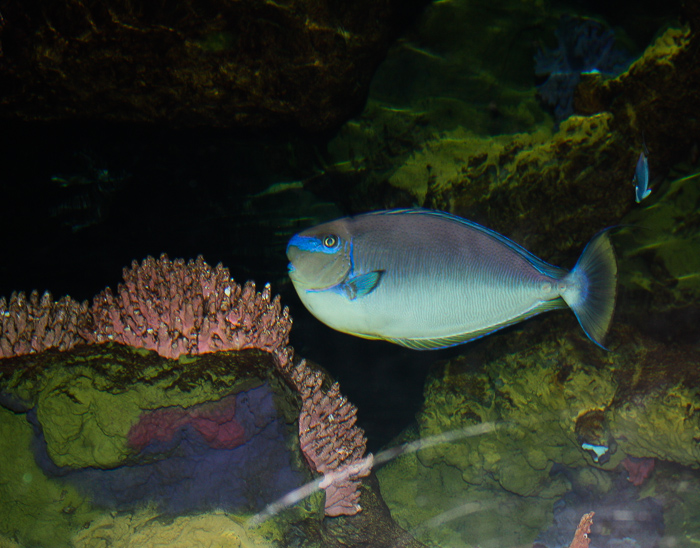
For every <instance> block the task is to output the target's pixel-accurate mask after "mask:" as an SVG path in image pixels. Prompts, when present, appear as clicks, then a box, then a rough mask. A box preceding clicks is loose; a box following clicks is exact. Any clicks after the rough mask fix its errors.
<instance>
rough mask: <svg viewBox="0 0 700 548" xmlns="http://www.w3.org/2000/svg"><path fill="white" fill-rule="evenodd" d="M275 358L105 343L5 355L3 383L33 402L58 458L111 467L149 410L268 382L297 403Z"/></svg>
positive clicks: (63, 462)
mask: <svg viewBox="0 0 700 548" xmlns="http://www.w3.org/2000/svg"><path fill="white" fill-rule="evenodd" d="M270 360H271V358H270V357H269V355H268V354H266V353H264V352H254V351H250V352H243V353H232V354H227V353H218V354H210V355H205V356H202V357H197V358H192V357H185V356H183V357H181V358H180V359H179V360H177V361H174V360H166V359H163V358H160V357H159V356H157V355H156V354H154V353H152V352H148V351H144V350H137V349H132V348H130V347H125V346H120V345H106V346H100V347H82V348H77V349H75V350H74V351H72V352H64V353H58V352H46V353H43V354H40V355H30V356H23V357H20V358H15V359H13V360H5V361H4V362H2V361H0V382H1V383H2V385H3V388H4V390H5V391H7V392H9V393H10V394H12V395H13V396H15V397H17V398H19V399H20V400H21V401H22V402H23V404H24V405H26V406H27V407H28V408H33V407H36V409H37V418H38V421H39V424H40V425H41V428H42V431H43V434H44V437H45V439H46V445H47V450H48V454H49V456H50V458H51V459H52V461H53V462H54V464H56V465H57V466H67V467H69V468H84V467H86V466H94V467H98V468H109V467H113V466H117V465H118V464H120V463H122V462H123V461H124V460H125V459H126V458H127V457H128V456H129V455H130V453H131V452H132V450H131V449H130V448H129V447H128V446H127V434H128V433H129V430H130V429H131V427H132V426H133V425H134V424H135V423H136V422H137V420H138V418H139V415H140V414H141V413H142V412H144V411H146V410H152V409H157V408H160V407H172V406H180V407H183V408H184V407H191V406H193V405H196V404H201V403H204V402H208V401H212V400H218V399H221V398H222V397H224V396H225V395H227V394H231V393H238V392H241V391H244V390H248V389H250V388H253V387H255V386H259V385H261V384H262V383H263V382H266V381H268V382H273V383H275V384H276V385H277V386H278V387H279V390H280V391H281V392H283V393H286V394H287V395H288V396H289V397H290V398H291V401H294V399H295V397H296V396H295V395H293V393H292V391H291V389H290V388H289V387H287V386H286V385H285V384H284V382H283V381H282V380H281V378H279V377H278V378H275V376H274V374H273V373H274V371H275V368H274V366H273V365H272V364H271V361H270ZM5 362H7V363H5ZM281 409H283V410H284V411H285V413H286V414H287V420H288V421H289V422H290V423H291V422H294V420H296V416H297V415H296V413H295V412H294V411H295V410H294V409H293V408H291V407H290V406H289V404H286V403H285V404H283V405H281Z"/></svg>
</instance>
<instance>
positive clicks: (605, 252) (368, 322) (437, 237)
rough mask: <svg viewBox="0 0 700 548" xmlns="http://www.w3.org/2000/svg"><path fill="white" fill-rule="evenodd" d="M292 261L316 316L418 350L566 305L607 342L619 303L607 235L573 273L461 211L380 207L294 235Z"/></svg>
mask: <svg viewBox="0 0 700 548" xmlns="http://www.w3.org/2000/svg"><path fill="white" fill-rule="evenodd" d="M287 257H288V258H289V260H290V265H289V276H290V278H291V279H292V282H293V283H294V287H295V289H296V291H297V293H298V295H299V298H300V299H301V301H302V302H303V303H304V306H306V308H308V309H309V311H310V312H311V313H312V314H313V315H314V316H316V318H318V319H319V320H321V321H322V322H323V323H325V324H327V325H328V326H330V327H332V328H333V329H337V330H338V331H342V332H345V333H350V334H352V335H356V336H358V337H364V338H368V339H384V340H387V341H390V342H393V343H397V344H401V345H403V346H407V347H409V348H415V349H428V348H444V347H447V346H452V345H456V344H461V343H464V342H467V341H471V340H473V339H476V338H478V337H482V336H484V335H488V334H489V333H492V332H494V331H496V330H498V329H501V328H503V327H506V326H508V325H512V324H514V323H517V322H520V321H522V320H524V319H526V318H529V317H531V316H534V315H536V314H539V313H541V312H545V311H547V310H552V309H556V308H564V307H566V306H567V305H568V306H569V307H571V309H572V310H573V311H574V313H575V314H576V317H577V318H578V320H579V323H580V324H581V327H582V328H583V330H584V331H585V333H586V335H588V337H589V338H590V339H591V340H592V341H593V342H595V343H596V344H598V345H599V346H602V343H603V339H604V337H605V334H606V333H607V331H608V328H609V326H610V322H611V319H612V314H613V309H614V306H615V293H616V280H617V265H616V261H615V254H614V251H613V248H612V245H611V243H610V240H609V238H608V236H607V233H606V232H605V231H603V232H601V233H599V234H598V235H597V236H595V237H594V238H593V239H592V240H591V241H590V242H589V244H588V245H587V246H586V248H585V249H584V251H583V253H582V255H581V257H580V258H579V261H578V263H577V264H576V266H575V267H574V269H573V270H571V272H567V271H566V270H563V269H561V268H558V267H555V266H552V265H549V264H547V263H545V262H544V261H542V260H541V259H539V258H537V257H536V256H534V255H533V254H532V253H530V252H529V251H527V250H525V249H524V248H522V247H520V246H519V245H517V244H516V243H514V242H512V241H510V240H509V239H508V238H506V237H504V236H502V235H500V234H498V233H496V232H494V231H492V230H489V229H487V228H484V227H482V226H480V225H478V224H476V223H473V222H470V221H467V220H466V219H462V218H460V217H456V216H454V215H450V214H447V213H442V212H438V211H430V210H424V209H411V210H391V211H377V212H374V213H368V214H364V215H358V216H356V217H346V218H343V219H338V220H336V221H332V222H329V223H325V224H322V225H319V226H316V227H313V228H309V229H307V230H305V231H303V232H301V233H299V234H297V235H295V236H293V237H292V238H291V240H290V241H289V244H288V246H287Z"/></svg>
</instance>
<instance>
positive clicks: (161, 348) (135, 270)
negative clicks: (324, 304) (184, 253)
mask: <svg viewBox="0 0 700 548" xmlns="http://www.w3.org/2000/svg"><path fill="white" fill-rule="evenodd" d="M91 312H92V320H93V322H94V324H93V325H92V326H91V329H90V330H89V331H86V332H85V333H84V336H85V337H86V339H88V340H89V341H91V342H98V343H99V342H105V341H115V342H120V343H123V344H128V345H131V346H136V347H140V348H148V349H149V350H155V351H156V352H158V354H160V355H161V356H164V357H166V358H177V357H179V356H181V355H183V354H191V355H197V354H203V353H205V352H216V351H220V350H243V349H245V348H258V349H260V350H265V351H268V352H271V353H274V351H275V350H279V349H280V348H281V347H284V346H286V344H287V342H288V340H289V331H290V330H291V327H292V320H291V318H290V317H289V311H288V310H287V309H286V308H285V309H284V310H282V307H281V305H280V300H279V296H277V297H275V298H274V299H272V298H271V295H270V285H269V284H268V285H266V286H265V288H264V289H263V292H262V293H257V292H256V291H255V284H254V283H253V282H247V283H246V284H245V285H244V286H243V287H241V286H240V285H238V284H237V283H235V282H234V281H233V279H232V278H231V275H230V273H229V270H228V269H227V268H225V267H224V266H223V265H221V264H219V265H218V266H217V267H216V268H213V269H212V268H211V267H210V266H209V265H208V264H207V263H206V262H205V261H204V259H203V258H202V257H201V256H199V257H197V259H196V260H194V261H193V260H190V261H188V262H187V263H185V261H184V260H183V259H175V260H174V261H171V260H170V259H168V257H167V255H165V254H164V255H161V257H160V259H158V260H156V259H154V258H153V257H147V258H146V259H144V260H143V261H142V262H141V264H140V265H139V264H138V263H137V262H136V261H134V262H133V263H132V265H131V269H130V270H129V269H124V283H123V284H120V285H119V287H118V288H117V291H116V293H113V292H112V290H111V289H110V288H107V289H105V290H104V291H102V292H101V293H99V294H98V295H97V296H96V297H95V298H94V299H93V303H92V308H91Z"/></svg>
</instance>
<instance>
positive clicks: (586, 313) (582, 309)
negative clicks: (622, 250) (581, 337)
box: [561, 229, 617, 349]
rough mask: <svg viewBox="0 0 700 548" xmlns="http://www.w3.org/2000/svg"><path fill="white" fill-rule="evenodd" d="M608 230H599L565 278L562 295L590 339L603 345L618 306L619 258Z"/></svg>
mask: <svg viewBox="0 0 700 548" xmlns="http://www.w3.org/2000/svg"><path fill="white" fill-rule="evenodd" d="M608 231H609V229H607V230H603V231H602V232H599V233H598V234H596V235H595V236H594V237H593V239H591V241H590V242H588V245H586V248H585V249H584V250H583V253H581V257H580V258H579V260H578V262H577V263H576V266H575V267H574V268H573V270H571V272H569V273H568V274H567V275H566V276H565V277H564V279H563V281H564V282H565V289H564V290H563V291H562V292H561V297H562V298H563V299H564V301H566V304H568V305H569V307H570V308H571V310H573V311H574V314H576V319H577V320H578V323H579V324H580V325H581V327H582V328H583V331H584V332H585V333H586V335H587V336H588V338H589V339H591V340H592V341H593V342H594V343H596V344H597V345H598V346H600V347H601V348H603V349H605V347H604V346H603V339H604V338H605V335H606V334H607V332H608V329H609V327H610V323H611V321H612V316H613V311H614V310H615V297H616V294H617V260H616V259H615V250H614V249H613V246H612V243H611V242H610V237H609V236H608Z"/></svg>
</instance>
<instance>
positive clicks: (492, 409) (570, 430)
mask: <svg viewBox="0 0 700 548" xmlns="http://www.w3.org/2000/svg"><path fill="white" fill-rule="evenodd" d="M557 323H558V320H557V319H556V317H547V318H540V319H538V320H535V322H534V324H533V325H532V328H531V329H527V328H526V329H522V330H520V331H517V330H515V331H513V332H511V333H509V334H508V335H503V336H501V337H500V338H499V336H495V337H491V338H490V339H488V340H486V341H483V342H482V343H479V344H477V345H474V346H473V347H472V348H470V349H467V350H466V351H465V352H464V354H463V355H462V356H460V357H457V358H454V359H451V360H449V361H447V362H443V363H442V364H439V365H437V366H436V367H435V368H434V370H433V371H432V372H431V375H430V376H429V378H428V381H427V383H426V387H425V402H424V405H423V408H422V410H421V412H420V413H419V415H418V417H417V418H418V430H417V432H416V434H415V438H416V439H423V440H426V441H427V440H430V439H431V438H432V437H434V436H440V435H441V434H443V433H452V434H453V435H454V434H456V433H459V432H460V431H464V432H467V431H468V430H469V429H473V428H475V427H479V426H480V425H481V426H483V425H487V424H490V425H492V428H493V429H492V430H489V431H487V432H486V433H482V434H479V435H469V436H466V435H465V436H464V437H463V438H462V439H457V440H456V441H452V442H450V443H439V444H436V445H432V446H430V447H426V448H424V449H422V450H420V451H419V452H417V453H415V454H411V455H407V456H404V457H401V458H400V459H398V460H397V461H396V462H393V463H390V464H389V465H387V466H386V467H385V468H384V469H382V470H381V471H380V473H379V478H380V481H381V484H382V493H383V495H384V497H385V499H386V500H387V503H388V504H389V506H390V508H391V509H392V512H393V514H394V516H395V518H396V519H397V520H398V521H399V523H400V524H401V525H403V526H404V527H408V528H409V529H410V528H411V527H420V526H421V524H424V523H432V524H434V527H433V528H432V529H431V530H426V531H424V532H425V536H421V537H420V538H421V540H423V541H425V542H427V543H431V542H435V543H436V545H441V543H444V542H446V541H447V539H450V538H453V537H455V536H456V537H455V538H457V537H458V538H459V539H460V542H463V543H466V545H469V546H476V545H483V544H485V543H488V542H498V543H499V545H516V544H524V543H531V542H533V541H534V540H535V538H536V537H537V535H538V533H539V532H541V531H542V530H544V529H546V528H547V527H548V526H549V524H550V523H551V521H552V519H553V513H554V511H555V503H557V501H558V500H560V499H562V497H563V496H564V495H566V494H567V493H570V492H572V490H573V491H575V492H580V491H585V492H588V493H589V494H590V495H591V496H593V495H594V494H595V495H600V496H604V495H605V494H606V493H609V492H611V490H613V489H619V488H621V487H620V486H622V487H624V488H625V489H626V488H627V487H630V488H632V487H631V486H630V483H629V482H628V481H627V480H626V479H625V478H626V472H625V471H624V468H623V467H622V466H621V463H622V461H623V460H626V459H627V458H628V457H634V458H646V459H655V462H662V461H663V462H668V463H674V466H678V467H684V468H685V469H687V470H689V471H690V472H689V473H690V474H691V475H693V474H694V475H697V474H698V473H697V470H698V469H700V443H698V439H699V438H698V437H699V435H700V413H699V411H700V393H698V390H697V386H700V372H698V369H697V365H696V352H695V350H694V348H693V347H692V346H686V345H665V344H661V343H658V342H655V341H649V340H642V339H641V338H640V337H639V335H638V334H637V333H636V331H635V330H633V329H631V328H630V327H628V326H626V325H621V326H617V327H616V328H614V329H613V332H612V334H611V336H610V352H605V351H603V350H600V349H597V348H595V347H593V346H592V344H591V343H590V342H589V341H585V340H583V339H582V337H581V335H580V334H579V333H578V332H577V331H575V326H574V325H571V327H570V329H569V330H565V331H564V333H562V332H561V325H559V326H557ZM557 329H559V332H558V333H557V335H559V337H558V338H557V337H555V335H554V333H555V332H556V330H557ZM533 333H535V334H534V335H533ZM458 437H459V436H458ZM584 443H590V444H592V445H596V446H601V447H604V454H603V455H602V456H600V457H599V456H597V455H596V454H595V453H594V452H593V451H587V450H586V448H585V447H584V446H583V444H584ZM693 470H695V472H693ZM620 482H622V483H620ZM525 501H527V502H526V503H525ZM463 504H467V506H465V507H464V508H465V512H466V509H467V508H471V510H470V511H469V512H466V513H465V515H464V516H459V517H458V518H455V519H445V517H444V516H445V515H453V514H454V513H455V512H456V513H457V514H459V511H460V510H459V508H460V506H461V505H463ZM491 504H493V506H491ZM468 505H472V506H468ZM669 511H674V510H673V509H670V510H669ZM682 511H684V512H685V511H690V512H691V513H693V512H692V511H691V510H688V509H687V508H686V509H685V510H682ZM443 513H446V514H443ZM489 524H491V525H489ZM480 531H481V532H480Z"/></svg>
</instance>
